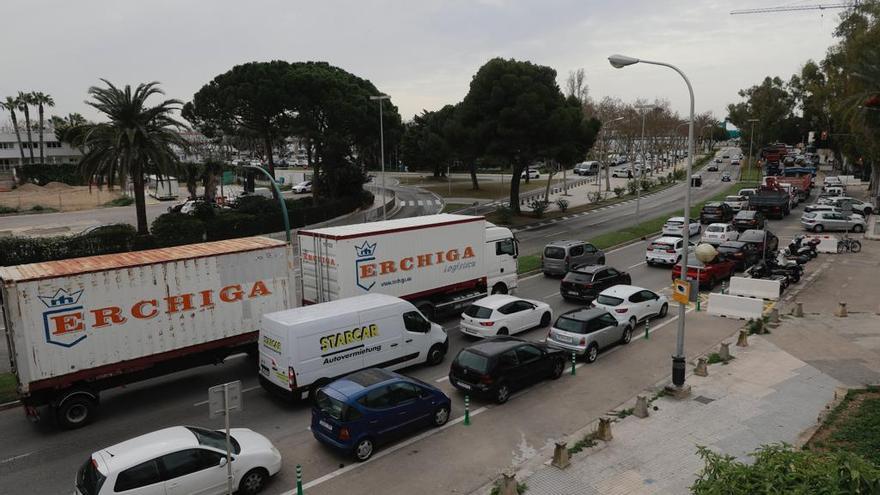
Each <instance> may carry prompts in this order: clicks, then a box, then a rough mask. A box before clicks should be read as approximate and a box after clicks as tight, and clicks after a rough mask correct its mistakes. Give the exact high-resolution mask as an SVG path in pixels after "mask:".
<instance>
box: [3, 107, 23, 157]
mask: <svg viewBox="0 0 880 495" xmlns="http://www.w3.org/2000/svg"><path fill="white" fill-rule="evenodd" d="M0 105H2V106H3V108H5V109H6V110H9V115H10V116H11V117H12V128H13V129H15V139H17V140H18V151H20V152H21V164H22V165H24V148H22V147H21V131H19V129H18V118H16V116H15V109H16V108H18V106H19V105H18V99H16V98H13V97H11V96H7V97H6V101H5V102H0Z"/></svg>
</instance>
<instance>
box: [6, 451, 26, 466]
mask: <svg viewBox="0 0 880 495" xmlns="http://www.w3.org/2000/svg"><path fill="white" fill-rule="evenodd" d="M31 454H33V452H28V453H26V454H19V455H14V456H12V457H8V458H6V459H3V460H2V461H0V465H2V464H6V463H8V462H12V461H17V460H18V459H24V458H25V457H27V456H29V455H31Z"/></svg>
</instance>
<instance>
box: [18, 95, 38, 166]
mask: <svg viewBox="0 0 880 495" xmlns="http://www.w3.org/2000/svg"><path fill="white" fill-rule="evenodd" d="M33 100H34V97H33V93H25V92H24V91H19V92H18V109H19V110H21V111H22V112H24V125H25V130H27V138H28V151H29V153H30V155H31V161H30V162H31V163H34V141H33V139H31V109H30V107H31V105H33V104H34V102H33Z"/></svg>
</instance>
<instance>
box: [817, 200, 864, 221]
mask: <svg viewBox="0 0 880 495" xmlns="http://www.w3.org/2000/svg"><path fill="white" fill-rule="evenodd" d="M821 202H822V203H825V204H829V205H831V206H836V207H838V208H840V209H842V210H845V209H846V208H847V206H848V207H849V209H851V210H852V211H853V212H855V213H858V214H860V215H862V216H863V217H867V216H868V215H870V214H871V213H873V212H874V208H873V207H872V206H871V203H866V202H864V201H860V200H858V199H855V198H851V197H849V196H835V197H832V198H828V199H824V200H822V201H821Z"/></svg>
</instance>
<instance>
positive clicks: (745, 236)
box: [739, 229, 771, 242]
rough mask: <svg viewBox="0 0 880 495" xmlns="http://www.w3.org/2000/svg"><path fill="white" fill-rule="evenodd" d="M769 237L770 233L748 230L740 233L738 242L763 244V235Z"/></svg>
mask: <svg viewBox="0 0 880 495" xmlns="http://www.w3.org/2000/svg"><path fill="white" fill-rule="evenodd" d="M765 233H766V235H770V234H771V232H769V231H766V230H761V229H748V230H744V231H742V233H741V234H740V235H739V240H741V241H742V242H764V235H765Z"/></svg>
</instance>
